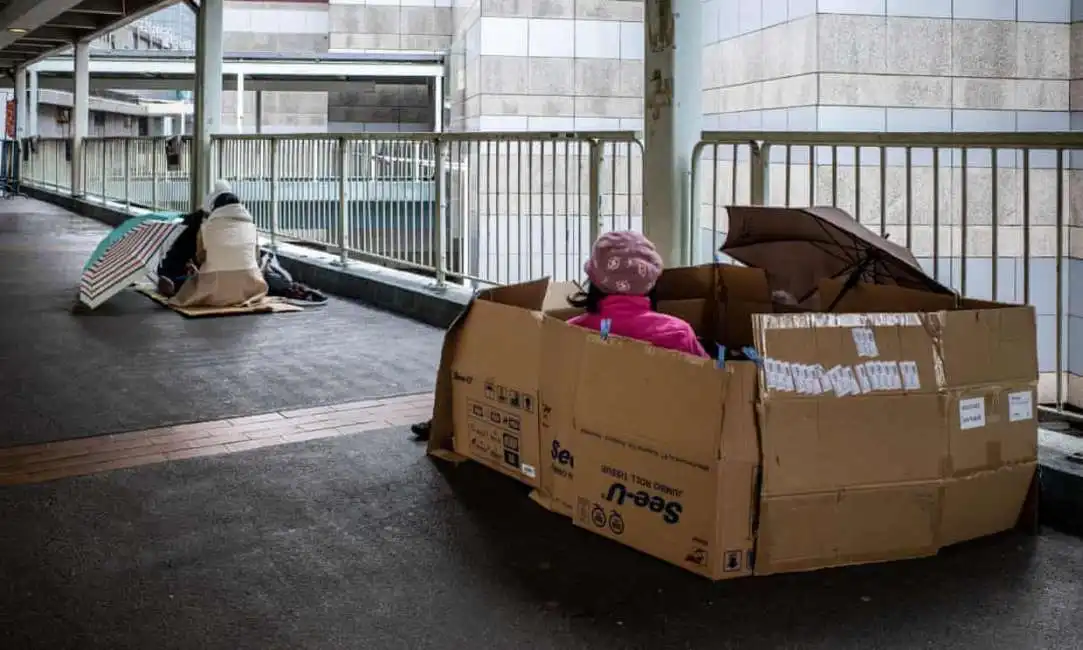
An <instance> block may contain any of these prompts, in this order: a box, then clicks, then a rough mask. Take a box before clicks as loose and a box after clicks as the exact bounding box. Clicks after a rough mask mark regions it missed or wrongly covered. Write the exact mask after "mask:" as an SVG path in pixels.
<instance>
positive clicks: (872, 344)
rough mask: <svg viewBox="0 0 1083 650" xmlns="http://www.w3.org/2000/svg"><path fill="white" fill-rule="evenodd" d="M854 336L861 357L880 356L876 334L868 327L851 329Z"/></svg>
mask: <svg viewBox="0 0 1083 650" xmlns="http://www.w3.org/2000/svg"><path fill="white" fill-rule="evenodd" d="M850 333H851V334H853V336H854V345H855V346H856V347H857V355H858V356H859V357H878V356H880V350H879V349H878V348H877V347H876V335H875V334H873V331H872V329H870V328H868V327H855V328H854V329H852V330H850Z"/></svg>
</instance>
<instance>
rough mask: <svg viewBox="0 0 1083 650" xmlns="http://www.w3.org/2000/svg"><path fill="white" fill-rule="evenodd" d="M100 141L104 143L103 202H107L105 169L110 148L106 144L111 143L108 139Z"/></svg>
mask: <svg viewBox="0 0 1083 650" xmlns="http://www.w3.org/2000/svg"><path fill="white" fill-rule="evenodd" d="M98 142H100V143H101V145H102V203H105V197H106V196H107V194H106V184H105V177H106V173H105V170H106V161H107V159H108V156H106V153H107V152H108V150H109V147H107V146H105V145H107V144H109V143H108V142H107V141H106V140H99V141H98Z"/></svg>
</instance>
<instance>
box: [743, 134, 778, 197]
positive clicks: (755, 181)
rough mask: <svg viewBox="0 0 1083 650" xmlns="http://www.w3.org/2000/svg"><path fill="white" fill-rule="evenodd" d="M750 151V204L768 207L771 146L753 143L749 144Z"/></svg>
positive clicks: (763, 143)
mask: <svg viewBox="0 0 1083 650" xmlns="http://www.w3.org/2000/svg"><path fill="white" fill-rule="evenodd" d="M749 151H750V154H751V155H750V156H749V161H748V164H749V165H750V167H749V170H748V171H749V179H750V183H749V185H750V188H749V189H750V194H751V196H750V197H749V202H750V203H751V204H752V205H766V204H767V199H768V197H769V196H770V188H769V187H768V183H769V182H770V177H771V170H770V165H771V145H770V144H769V143H767V142H752V143H750V144H749ZM734 162H736V161H734Z"/></svg>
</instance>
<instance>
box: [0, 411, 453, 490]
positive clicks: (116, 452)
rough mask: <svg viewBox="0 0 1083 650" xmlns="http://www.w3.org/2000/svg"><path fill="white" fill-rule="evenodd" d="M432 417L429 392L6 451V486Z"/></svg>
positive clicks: (0, 457)
mask: <svg viewBox="0 0 1083 650" xmlns="http://www.w3.org/2000/svg"><path fill="white" fill-rule="evenodd" d="M431 413H432V396H431V395H430V394H427V393H425V394H420V395H408V396H404V397H392V398H388V399H378V400H368V401H363V402H349V403H346V404H336V405H334V406H317V407H314V408H306V409H298V410H292V411H282V412H275V413H264V414H262V415H250V416H246V417H241V418H233V419H229V420H214V421H210V422H196V423H192V424H181V425H178V426H169V427H159V428H157V429H149V430H147V431H130V432H128V433H117V434H111V435H105V436H97V437H93V438H83V439H76V440H65V441H60V442H50V443H45V444H41V445H24V446H20V447H8V448H6V449H0V485H19V484H24V483H41V482H44V481H52V480H55V479H58V478H65V477H68V476H80V475H84V474H96V473H98V472H107V471H111V470H116V469H123V468H127V467H137V466H139V465H149V464H152V463H164V462H166V461H170V460H181V459H184V458H197V457H200V456H214V455H217V454H228V453H232V452H238V451H247V450H249V449H259V448H261V447H270V446H273V445H282V444H286V443H290V442H300V441H304V440H316V439H319V438H333V437H335V436H343V435H353V434H357V433H363V432H365V431H376V430H379V429H386V428H388V427H395V426H404V425H409V424H412V423H414V422H420V421H422V420H425V419H428V417H429V415H430V414H431Z"/></svg>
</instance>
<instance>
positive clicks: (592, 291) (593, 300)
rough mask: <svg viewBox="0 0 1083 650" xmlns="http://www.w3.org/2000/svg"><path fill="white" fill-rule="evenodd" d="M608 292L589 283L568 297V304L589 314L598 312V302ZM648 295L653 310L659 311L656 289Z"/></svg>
mask: <svg viewBox="0 0 1083 650" xmlns="http://www.w3.org/2000/svg"><path fill="white" fill-rule="evenodd" d="M607 295H609V294H607V293H605V292H603V291H602V290H601V289H598V288H596V287H595V286H594V285H592V284H588V285H587V289H586V291H578V292H576V293H574V294H572V295H571V296H569V297H568V304H569V305H571V306H572V307H575V308H577V309H585V310H586V311H587V313H588V314H597V313H598V304H599V303H601V302H602V298H605V297H606V296H607ZM647 297H648V298H650V300H651V311H658V297H657V296H656V295H655V291H654V289H651V290H650V293H648V294H647Z"/></svg>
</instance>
